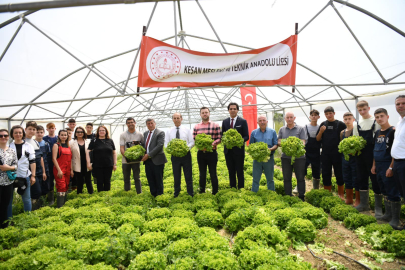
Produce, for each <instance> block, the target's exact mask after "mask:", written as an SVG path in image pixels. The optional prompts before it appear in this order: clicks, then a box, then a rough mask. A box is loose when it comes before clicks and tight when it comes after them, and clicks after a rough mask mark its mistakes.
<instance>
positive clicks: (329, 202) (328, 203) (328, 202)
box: [320, 196, 344, 213]
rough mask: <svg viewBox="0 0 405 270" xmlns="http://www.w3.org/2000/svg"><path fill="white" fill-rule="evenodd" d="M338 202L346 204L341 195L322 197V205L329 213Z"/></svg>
mask: <svg viewBox="0 0 405 270" xmlns="http://www.w3.org/2000/svg"><path fill="white" fill-rule="evenodd" d="M338 204H344V201H342V199H340V198H339V197H335V196H327V197H323V198H322V199H321V203H320V207H321V208H322V209H323V210H325V212H326V213H329V212H330V209H331V208H332V207H335V206H336V205H338Z"/></svg>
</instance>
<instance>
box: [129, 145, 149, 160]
mask: <svg viewBox="0 0 405 270" xmlns="http://www.w3.org/2000/svg"><path fill="white" fill-rule="evenodd" d="M145 152H146V151H145V148H143V147H142V146H140V145H134V146H132V147H130V148H127V150H125V153H124V154H125V158H126V159H127V161H128V162H132V161H136V160H137V159H140V158H142V157H143V156H144V155H145Z"/></svg>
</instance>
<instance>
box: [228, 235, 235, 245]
mask: <svg viewBox="0 0 405 270" xmlns="http://www.w3.org/2000/svg"><path fill="white" fill-rule="evenodd" d="M232 238H233V233H232V234H231V239H229V241H230V242H231V243H232V245H233V244H234V243H233V241H232Z"/></svg>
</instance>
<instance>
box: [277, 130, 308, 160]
mask: <svg viewBox="0 0 405 270" xmlns="http://www.w3.org/2000/svg"><path fill="white" fill-rule="evenodd" d="M281 149H282V151H283V153H284V154H286V155H287V156H290V157H291V165H292V164H294V161H295V158H297V157H300V156H303V155H305V145H304V143H303V142H302V140H301V139H300V138H297V137H295V136H290V137H288V138H287V139H282V140H281Z"/></svg>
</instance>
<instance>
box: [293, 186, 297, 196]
mask: <svg viewBox="0 0 405 270" xmlns="http://www.w3.org/2000/svg"><path fill="white" fill-rule="evenodd" d="M292 192H293V193H294V194H298V187H297V186H296V187H295V188H294V190H293V191H292Z"/></svg>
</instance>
